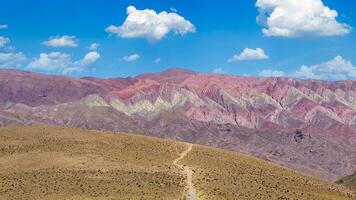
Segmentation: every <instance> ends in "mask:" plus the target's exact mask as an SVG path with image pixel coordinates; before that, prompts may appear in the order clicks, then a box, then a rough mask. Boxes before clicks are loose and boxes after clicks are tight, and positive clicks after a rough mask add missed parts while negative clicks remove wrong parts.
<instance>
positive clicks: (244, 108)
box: [0, 68, 356, 181]
mask: <svg viewBox="0 0 356 200" xmlns="http://www.w3.org/2000/svg"><path fill="white" fill-rule="evenodd" d="M0 94H1V95H0V125H2V126H5V125H56V126H61V127H71V128H85V129H95V130H109V131H124V132H131V133H139V134H144V135H150V136H155V137H161V138H170V139H175V140H180V141H185V142H190V143H195V144H202V145H208V146H213V147H219V148H223V149H227V150H233V151H237V152H241V153H244V154H248V155H252V156H255V157H258V158H261V159H264V160H268V161H272V162H275V163H278V164H281V165H283V166H285V167H289V168H291V169H294V170H296V171H299V172H301V173H304V174H306V175H310V176H314V177H317V178H320V179H323V180H328V181H336V180H339V179H340V178H342V177H345V176H348V175H351V174H354V173H355V172H356V171H355V169H356V81H339V82H327V81H320V80H298V79H293V78H256V77H241V76H233V75H222V74H200V73H196V72H193V71H189V70H184V69H178V68H174V69H170V70H167V71H164V72H161V73H152V74H142V75H139V76H136V77H128V78H111V79H101V78H95V77H83V78H72V77H66V76H53V75H45V74H36V73H31V72H25V71H17V70H0Z"/></svg>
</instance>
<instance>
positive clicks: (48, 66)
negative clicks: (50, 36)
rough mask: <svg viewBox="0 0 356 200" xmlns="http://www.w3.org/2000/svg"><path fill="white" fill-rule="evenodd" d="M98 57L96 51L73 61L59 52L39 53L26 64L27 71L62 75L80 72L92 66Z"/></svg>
mask: <svg viewBox="0 0 356 200" xmlns="http://www.w3.org/2000/svg"><path fill="white" fill-rule="evenodd" d="M99 58H100V55H99V53H98V52H96V51H91V52H89V53H87V54H86V55H85V56H84V58H83V59H81V60H79V61H73V60H72V56H71V55H70V54H66V53H61V52H51V53H49V54H47V53H41V54H40V57H39V58H37V59H35V60H34V61H32V62H31V63H29V64H28V66H27V67H28V68H29V69H34V70H42V71H58V72H61V73H63V74H68V73H71V72H81V71H83V70H84V69H85V67H88V66H90V65H93V64H94V63H95V62H96V61H97V60H98V59H99Z"/></svg>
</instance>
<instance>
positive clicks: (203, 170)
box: [184, 146, 356, 200]
mask: <svg viewBox="0 0 356 200" xmlns="http://www.w3.org/2000/svg"><path fill="white" fill-rule="evenodd" d="M184 163H185V164H187V165H190V166H191V167H192V168H194V169H195V174H194V182H195V185H196V189H197V191H198V196H199V199H206V200H208V199H211V200H216V199H219V200H220V199H221V200H223V199H228V200H232V199H246V200H251V199H269V200H272V199H276V200H277V199H280V200H304V199H305V200H314V199H318V200H319V199H320V200H321V199H329V200H338V199H340V200H341V199H356V196H355V194H354V193H353V192H352V191H349V190H347V189H345V188H344V187H341V186H338V185H335V184H329V183H325V182H322V181H319V180H316V179H314V178H310V177H306V176H303V175H300V174H298V173H296V172H293V171H291V170H289V169H286V168H282V167H280V166H277V165H274V164H271V163H269V162H265V161H261V160H257V159H255V158H251V157H247V156H243V155H240V154H237V153H233V152H228V151H224V150H219V149H215V148H209V147H203V146H195V147H194V148H193V150H192V151H191V153H190V154H189V155H188V157H187V158H186V159H185V160H184Z"/></svg>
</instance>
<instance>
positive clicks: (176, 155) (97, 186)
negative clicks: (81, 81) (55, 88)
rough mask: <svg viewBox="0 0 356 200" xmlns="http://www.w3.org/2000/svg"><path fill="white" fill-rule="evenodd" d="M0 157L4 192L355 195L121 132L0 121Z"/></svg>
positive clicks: (252, 163)
mask: <svg viewBox="0 0 356 200" xmlns="http://www.w3.org/2000/svg"><path fill="white" fill-rule="evenodd" d="M0 163H1V165H0V199H4V200H6V199H78V200H79V199H185V197H187V198H186V199H229V200H230V199H308V200H311V199H330V200H337V199H345V200H346V199H355V198H356V196H355V194H354V193H353V192H351V191H349V190H347V189H346V188H344V187H342V186H338V185H334V184H329V183H326V182H323V181H318V180H316V179H314V178H309V177H306V176H303V175H301V174H298V173H296V172H293V171H290V170H288V169H286V168H282V167H279V166H277V165H274V164H271V163H268V162H265V161H261V160H257V159H255V158H251V157H246V156H243V155H240V154H238V153H233V152H228V151H224V150H218V149H214V148H209V147H204V146H199V145H190V144H186V143H181V142H175V141H170V140H162V139H156V138H150V137H144V136H134V135H128V134H123V133H110V132H100V131H87V130H78V129H65V128H53V127H28V126H18V127H3V128H0ZM188 186H189V187H188Z"/></svg>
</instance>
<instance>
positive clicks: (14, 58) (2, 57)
mask: <svg viewBox="0 0 356 200" xmlns="http://www.w3.org/2000/svg"><path fill="white" fill-rule="evenodd" d="M25 60H26V56H25V55H24V54H23V53H21V52H19V53H12V52H8V53H3V52H0V68H20V67H22V64H23V62H24V61H25Z"/></svg>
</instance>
